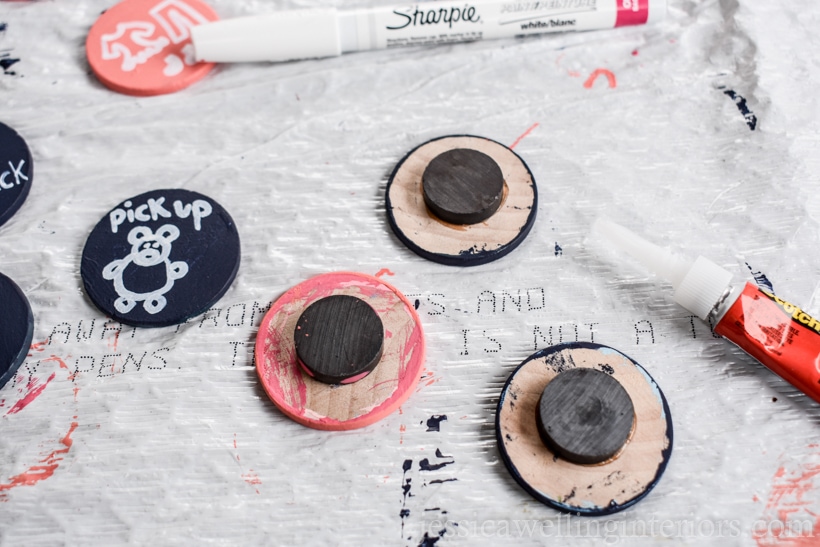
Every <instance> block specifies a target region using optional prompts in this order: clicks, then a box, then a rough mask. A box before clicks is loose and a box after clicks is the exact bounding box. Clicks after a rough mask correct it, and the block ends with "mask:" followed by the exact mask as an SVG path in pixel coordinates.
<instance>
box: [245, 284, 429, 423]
mask: <svg viewBox="0 0 820 547" xmlns="http://www.w3.org/2000/svg"><path fill="white" fill-rule="evenodd" d="M335 295H349V296H354V297H356V298H359V299H361V300H363V301H365V302H366V303H367V304H368V305H369V306H370V307H371V308H372V309H373V310H374V311H375V312H376V313H377V314H378V316H379V318H380V319H381V322H382V324H383V325H384V343H383V350H382V356H381V359H380V360H379V363H378V365H376V368H375V369H373V371H372V372H370V373H369V374H366V375H365V376H364V377H363V378H361V379H359V380H357V381H353V382H351V383H347V384H336V385H331V384H326V383H322V382H320V381H318V380H316V379H314V378H311V377H310V376H309V375H308V374H307V373H306V372H305V370H304V369H303V368H302V366H301V365H300V364H299V359H298V357H297V354H296V348H295V343H294V331H295V329H296V326H297V322H298V320H299V317H300V316H301V315H302V313H303V312H304V311H305V310H306V309H307V307H308V306H310V305H311V304H312V303H314V302H316V301H317V300H319V299H322V298H325V297H328V296H335ZM424 352H425V345H424V333H423V332H422V328H421V321H420V320H419V317H418V315H417V314H416V310H415V309H414V308H413V305H412V304H411V303H410V302H409V301H408V300H407V298H405V297H404V295H402V294H401V293H400V292H399V291H398V290H397V289H396V288H395V287H392V286H390V285H388V284H387V283H385V282H383V281H382V280H380V279H377V278H375V277H373V276H370V275H365V274H360V273H352V272H337V273H330V274H323V275H319V276H316V277H313V278H311V279H308V280H307V281H304V282H302V283H300V284H299V285H296V286H295V287H293V288H291V289H290V290H288V291H287V292H286V293H285V294H283V295H282V296H281V297H280V298H279V299H278V300H277V301H276V302H274V303H273V305H272V306H271V309H270V311H268V313H267V314H266V315H265V318H264V319H263V320H262V325H261V326H260V327H259V334H258V335H257V337H256V350H255V356H256V371H257V373H258V374H259V379H260V380H261V381H262V385H263V386H264V388H265V391H266V392H267V394H268V397H270V399H271V400H272V401H273V403H274V404H275V405H276V406H277V407H279V409H280V410H281V411H282V412H284V413H285V414H286V415H287V416H288V417H290V418H292V419H293V420H295V421H296V422H298V423H300V424H302V425H306V426H308V427H312V428H315V429H325V430H335V431H340V430H348V429H356V428H359V427H365V426H367V425H370V424H372V423H375V422H377V421H379V420H381V419H382V418H384V417H385V416H387V415H388V414H390V413H392V412H393V411H394V410H396V409H397V408H398V407H399V406H400V405H401V404H402V403H404V401H406V400H407V399H408V397H410V394H411V393H412V392H413V389H414V388H415V387H416V384H418V381H419V378H420V377H421V372H422V368H423V367H422V365H423V364H424Z"/></svg>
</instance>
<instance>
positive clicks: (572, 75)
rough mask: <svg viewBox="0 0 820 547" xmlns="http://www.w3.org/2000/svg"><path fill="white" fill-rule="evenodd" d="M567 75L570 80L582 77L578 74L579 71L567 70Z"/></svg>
mask: <svg viewBox="0 0 820 547" xmlns="http://www.w3.org/2000/svg"><path fill="white" fill-rule="evenodd" d="M567 75H568V76H569V77H570V78H580V77H581V73H580V72H578V71H577V70H567Z"/></svg>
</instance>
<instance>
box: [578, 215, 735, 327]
mask: <svg viewBox="0 0 820 547" xmlns="http://www.w3.org/2000/svg"><path fill="white" fill-rule="evenodd" d="M592 234H593V236H596V237H603V238H605V239H606V240H608V241H609V242H610V243H614V244H615V246H617V247H618V248H619V249H620V250H622V251H625V252H626V253H627V254H629V255H630V256H632V257H633V258H635V259H636V260H638V261H639V262H640V263H641V264H643V266H644V267H645V268H647V269H648V270H650V271H652V272H653V273H655V274H657V275H659V276H661V277H662V278H664V279H666V280H667V281H669V282H670V283H671V284H672V286H673V287H674V288H675V294H674V300H675V302H677V303H678V304H680V305H681V306H683V307H684V308H686V309H687V310H689V311H690V312H692V313H693V314H695V315H697V316H698V317H700V318H701V319H703V320H704V321H705V320H706V318H707V317H708V316H709V314H710V313H711V311H712V309H713V308H714V307H715V306H716V305H717V304H718V303H719V302H720V301H721V300H722V299H723V298H724V296H725V294H724V293H725V292H726V289H727V288H728V287H729V285H730V284H731V282H732V274H731V272H729V271H728V270H725V269H724V268H721V267H720V266H718V265H717V264H715V263H714V262H712V261H711V260H708V259H706V258H704V257H702V256H699V257H698V258H697V259H696V260H694V261H692V260H687V259H686V258H683V257H681V256H679V255H676V254H675V253H673V252H671V251H670V250H668V249H664V248H663V247H659V246H657V245H655V244H653V243H650V242H648V241H646V240H645V239H643V238H642V237H640V236H638V235H636V234H634V233H633V232H631V231H629V230H627V229H626V228H624V227H623V226H620V225H618V224H615V223H614V222H612V221H609V220H606V219H602V218H599V219H598V220H596V221H595V223H594V224H593V225H592Z"/></svg>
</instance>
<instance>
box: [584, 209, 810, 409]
mask: <svg viewBox="0 0 820 547" xmlns="http://www.w3.org/2000/svg"><path fill="white" fill-rule="evenodd" d="M592 233H593V235H594V236H596V237H602V238H606V239H607V240H608V241H609V242H611V243H613V244H615V246H617V247H619V248H620V249H621V250H622V251H625V252H627V253H628V254H630V255H631V256H632V257H633V258H635V259H637V260H638V261H639V262H641V263H642V264H643V265H644V266H645V267H646V268H647V269H649V270H651V271H653V272H654V273H656V274H657V275H659V276H661V277H663V278H664V279H666V280H667V281H669V282H670V283H671V284H672V286H673V287H674V288H675V294H674V300H675V302H677V303H678V304H680V305H681V306H683V307H684V308H686V309H687V310H689V311H690V312H692V313H693V314H695V315H697V316H698V317H700V318H701V319H703V320H704V321H711V323H712V324H713V325H714V332H715V333H716V334H719V335H720V336H723V337H724V338H726V339H727V340H729V341H730V342H732V343H734V344H735V345H737V346H738V347H739V348H740V349H742V350H743V351H745V352H746V353H748V354H749V355H751V356H752V357H754V358H755V359H757V360H758V361H760V362H761V363H762V364H763V365H765V366H766V367H768V368H769V369H770V370H771V371H772V372H774V373H775V374H777V375H778V376H780V377H781V378H783V379H784V380H786V381H787V382H789V383H790V384H792V385H793V386H794V387H796V388H797V389H799V390H800V391H802V392H803V393H805V394H806V395H808V396H809V397H811V398H812V399H814V400H815V401H817V402H819V403H820V321H818V320H817V319H814V318H813V317H811V316H810V315H809V314H807V313H806V312H804V311H803V310H802V309H800V308H799V307H797V306H795V305H793V304H790V303H789V302H786V301H785V300H782V299H781V298H779V297H777V296H775V295H774V294H771V293H769V292H767V291H764V290H762V289H761V288H759V287H758V286H756V285H754V284H753V283H750V282H746V283H745V284H739V285H733V284H732V274H731V273H730V272H728V271H727V270H725V269H723V268H721V267H720V266H718V265H717V264H715V263H714V262H712V261H710V260H707V259H706V258H704V257H702V256H699V257H698V258H697V259H696V260H694V261H692V260H687V259H685V258H682V257H680V256H678V255H675V254H674V253H672V252H670V251H669V250H667V249H664V248H661V247H658V246H657V245H654V244H652V243H649V242H648V241H646V240H644V239H643V238H641V237H639V236H637V235H635V234H634V233H632V232H630V231H629V230H627V229H626V228H624V227H622V226H619V225H618V224H615V223H613V222H610V221H608V220H604V219H598V220H597V221H595V223H594V224H593V226H592Z"/></svg>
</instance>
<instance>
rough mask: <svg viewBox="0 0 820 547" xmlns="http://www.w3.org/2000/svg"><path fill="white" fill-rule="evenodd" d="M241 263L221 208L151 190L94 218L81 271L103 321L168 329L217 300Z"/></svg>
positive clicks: (193, 196) (196, 197)
mask: <svg viewBox="0 0 820 547" xmlns="http://www.w3.org/2000/svg"><path fill="white" fill-rule="evenodd" d="M239 259H240V245H239V233H238V232H237V230H236V225H235V224H234V221H233V219H232V218H231V216H230V215H229V214H228V212H227V211H226V210H225V209H223V208H222V206H221V205H219V204H218V203H217V202H215V201H214V200H212V199H211V198H209V197H207V196H204V195H202V194H199V193H197V192H191V191H189V190H153V191H151V192H146V193H144V194H141V195H139V196H136V197H133V198H131V199H127V200H125V201H124V202H122V203H120V204H119V205H117V206H116V207H115V208H114V209H112V210H111V211H110V212H109V213H108V214H107V215H105V217H103V218H102V220H100V222H99V223H98V224H97V226H96V227H95V228H94V230H92V232H91V234H90V235H89V236H88V240H87V241H86V243H85V248H84V249H83V257H82V263H81V266H80V274H81V275H82V278H83V285H84V286H85V291H86V293H87V294H88V296H89V298H91V301H92V302H94V304H95V305H96V306H97V307H98V308H99V309H100V311H102V312H103V313H105V314H106V315H108V316H109V317H111V318H113V319H116V320H117V321H120V322H121V323H125V324H127V325H134V326H137V327H167V326H170V325H176V324H178V323H182V322H184V321H186V320H188V319H190V318H191V317H194V316H196V315H199V314H201V313H204V312H205V311H207V310H208V309H209V308H210V307H211V306H213V305H214V304H215V303H216V302H217V301H218V300H219V299H220V298H222V295H224V294H225V292H227V290H228V289H229V288H230V286H231V283H233V280H234V278H235V277H236V273H237V271H238V270H239Z"/></svg>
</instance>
